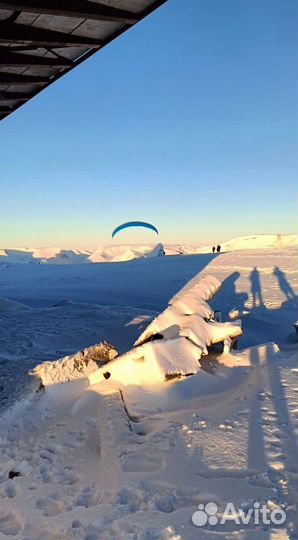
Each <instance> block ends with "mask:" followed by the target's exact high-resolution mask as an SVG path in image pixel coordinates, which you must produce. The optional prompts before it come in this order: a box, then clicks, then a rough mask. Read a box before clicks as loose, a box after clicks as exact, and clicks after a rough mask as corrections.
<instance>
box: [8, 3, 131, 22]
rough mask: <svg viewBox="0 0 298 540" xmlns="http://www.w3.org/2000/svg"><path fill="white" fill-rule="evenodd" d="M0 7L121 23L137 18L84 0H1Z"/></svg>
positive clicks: (128, 13) (127, 12) (119, 10)
mask: <svg viewBox="0 0 298 540" xmlns="http://www.w3.org/2000/svg"><path fill="white" fill-rule="evenodd" d="M0 8H1V9H9V10H12V11H15V10H17V11H27V12H29V13H40V14H45V13H46V14H48V15H59V16H60V17H76V18H78V19H94V20H96V21H109V22H119V23H123V24H135V23H136V22H138V20H139V19H138V16H137V15H136V14H135V13H131V12H129V11H124V10H122V9H117V8H114V7H111V6H108V5H105V4H97V3H95V2H86V1H84V0H63V1H62V0H28V2H27V1H25V0H7V1H2V0H1V1H0Z"/></svg>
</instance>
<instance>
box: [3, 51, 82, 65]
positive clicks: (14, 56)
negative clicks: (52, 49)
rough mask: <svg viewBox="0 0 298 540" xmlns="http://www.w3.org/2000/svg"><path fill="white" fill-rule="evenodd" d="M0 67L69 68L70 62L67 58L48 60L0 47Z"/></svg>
mask: <svg viewBox="0 0 298 540" xmlns="http://www.w3.org/2000/svg"><path fill="white" fill-rule="evenodd" d="M0 66H2V67H4V66H10V67H19V66H28V67H30V66H35V67H43V66H52V67H71V66H72V61H71V60H68V58H62V57H61V56H59V57H55V58H48V57H47V56H33V55H31V54H30V55H29V54H19V53H15V52H9V49H8V48H7V47H0Z"/></svg>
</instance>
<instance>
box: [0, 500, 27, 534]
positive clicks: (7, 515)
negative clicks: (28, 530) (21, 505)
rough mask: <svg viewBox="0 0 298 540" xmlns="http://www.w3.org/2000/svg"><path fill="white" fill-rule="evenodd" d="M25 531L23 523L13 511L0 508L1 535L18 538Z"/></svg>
mask: <svg viewBox="0 0 298 540" xmlns="http://www.w3.org/2000/svg"><path fill="white" fill-rule="evenodd" d="M22 529H23V523H22V520H21V518H20V516H18V515H17V514H16V513H15V512H14V511H13V510H10V509H8V508H5V507H1V506H0V533H2V534H3V535H4V537H7V536H16V535H17V534H19V533H20V532H21V531H22Z"/></svg>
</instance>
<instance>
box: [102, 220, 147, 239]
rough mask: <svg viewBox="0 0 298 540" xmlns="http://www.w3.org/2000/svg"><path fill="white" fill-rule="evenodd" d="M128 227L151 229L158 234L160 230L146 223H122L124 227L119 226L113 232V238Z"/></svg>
mask: <svg viewBox="0 0 298 540" xmlns="http://www.w3.org/2000/svg"><path fill="white" fill-rule="evenodd" d="M128 227H145V228H146V229H151V230H152V231H154V232H156V234H158V230H157V228H156V227H154V225H152V224H151V223H146V222H145V221H128V222H127V223H122V225H118V227H116V229H114V230H113V232H112V238H114V236H115V235H116V234H117V233H118V232H119V231H122V229H127V228H128Z"/></svg>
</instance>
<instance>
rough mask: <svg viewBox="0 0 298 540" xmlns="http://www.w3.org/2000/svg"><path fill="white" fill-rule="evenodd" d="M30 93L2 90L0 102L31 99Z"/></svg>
mask: <svg viewBox="0 0 298 540" xmlns="http://www.w3.org/2000/svg"><path fill="white" fill-rule="evenodd" d="M30 97H31V96H30V94H27V93H26V92H1V91H0V103H1V101H2V102H3V100H5V101H7V100H11V99H12V100H15V99H17V100H19V101H27V100H28V99H30Z"/></svg>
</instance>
